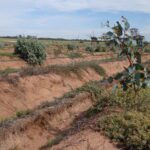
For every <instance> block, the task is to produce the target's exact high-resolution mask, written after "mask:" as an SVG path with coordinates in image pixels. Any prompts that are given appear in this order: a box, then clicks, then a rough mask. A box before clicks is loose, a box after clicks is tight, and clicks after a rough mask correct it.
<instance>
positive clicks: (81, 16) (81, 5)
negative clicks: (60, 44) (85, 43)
mask: <svg viewBox="0 0 150 150" xmlns="http://www.w3.org/2000/svg"><path fill="white" fill-rule="evenodd" d="M122 15H124V16H126V17H127V18H128V19H129V21H130V22H131V25H132V26H133V27H137V28H139V29H140V31H141V33H142V34H144V35H145V36H146V38H147V39H149V40H150V0H0V19H1V23H0V36H3V35H18V34H31V35H37V36H47V37H62V38H78V37H79V38H87V35H90V34H93V32H94V34H95V35H98V36H100V35H101V34H102V33H103V32H104V31H106V29H104V28H102V27H101V22H105V21H106V20H110V21H111V22H112V23H115V22H116V21H117V20H118V19H120V16H122Z"/></svg>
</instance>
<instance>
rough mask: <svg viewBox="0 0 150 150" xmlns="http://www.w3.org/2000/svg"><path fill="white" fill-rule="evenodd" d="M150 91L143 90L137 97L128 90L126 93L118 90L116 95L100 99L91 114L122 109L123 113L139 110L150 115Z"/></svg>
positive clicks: (108, 94) (110, 94) (109, 94)
mask: <svg viewBox="0 0 150 150" xmlns="http://www.w3.org/2000/svg"><path fill="white" fill-rule="evenodd" d="M149 97H150V89H142V90H141V91H139V93H138V95H137V96H136V97H135V93H134V92H133V90H130V89H129V90H127V91H126V92H124V91H123V90H122V89H118V90H117V91H116V92H115V93H109V92H107V94H105V95H104V96H103V97H101V98H100V99H98V101H97V103H96V104H95V106H94V107H93V108H92V109H91V110H90V111H91V113H92V114H93V113H98V112H101V111H103V110H104V109H105V108H106V107H107V109H111V108H114V107H115V108H121V109H122V111H131V110H137V111H140V112H145V113H150V98H149Z"/></svg>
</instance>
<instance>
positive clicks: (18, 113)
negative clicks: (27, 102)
mask: <svg viewBox="0 0 150 150" xmlns="http://www.w3.org/2000/svg"><path fill="white" fill-rule="evenodd" d="M30 113H31V110H24V111H23V110H22V111H17V112H16V117H18V118H21V117H24V116H26V115H29V114H30Z"/></svg>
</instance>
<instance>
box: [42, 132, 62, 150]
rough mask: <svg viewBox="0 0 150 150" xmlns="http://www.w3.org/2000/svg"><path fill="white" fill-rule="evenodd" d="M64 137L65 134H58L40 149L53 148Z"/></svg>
mask: <svg viewBox="0 0 150 150" xmlns="http://www.w3.org/2000/svg"><path fill="white" fill-rule="evenodd" d="M62 139H63V135H62V134H60V135H57V136H56V137H55V138H53V139H52V140H50V141H48V143H47V144H46V145H44V146H42V147H41V148H40V150H45V149H46V148H51V147H52V146H54V145H57V144H59V142H60V141H61V140H62Z"/></svg>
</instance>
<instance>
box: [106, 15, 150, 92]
mask: <svg viewBox="0 0 150 150" xmlns="http://www.w3.org/2000/svg"><path fill="white" fill-rule="evenodd" d="M121 18H122V22H119V21H117V22H116V25H115V26H113V27H111V26H110V24H109V21H107V23H106V26H107V27H109V28H110V29H111V31H110V32H111V39H112V40H114V41H115V42H116V43H117V45H118V47H119V49H120V53H119V56H123V57H124V56H125V57H126V58H127V60H128V62H129V66H128V67H124V69H125V70H124V72H123V73H118V74H117V75H116V76H115V77H110V78H109V82H110V83H112V82H113V81H114V80H117V81H119V84H120V85H121V87H122V88H123V90H127V89H128V88H133V89H134V91H135V93H137V92H138V91H139V90H140V89H142V88H146V87H150V76H149V74H148V70H147V68H146V67H145V66H144V65H143V64H142V61H141V55H142V48H143V39H144V37H143V36H140V35H139V34H138V30H137V29H136V28H130V24H129V22H128V20H127V19H126V18H125V17H124V16H122V17H121Z"/></svg>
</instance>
